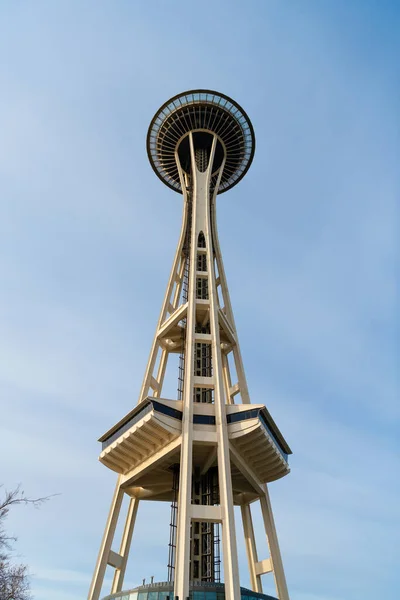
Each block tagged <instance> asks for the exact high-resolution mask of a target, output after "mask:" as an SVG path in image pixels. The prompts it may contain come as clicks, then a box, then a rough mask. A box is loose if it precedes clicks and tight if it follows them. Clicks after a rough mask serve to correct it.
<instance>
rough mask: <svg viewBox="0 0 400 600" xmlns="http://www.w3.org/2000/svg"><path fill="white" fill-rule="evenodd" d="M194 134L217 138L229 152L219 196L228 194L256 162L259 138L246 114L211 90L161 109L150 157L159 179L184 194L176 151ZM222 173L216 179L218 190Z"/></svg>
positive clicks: (152, 132)
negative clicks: (205, 134)
mask: <svg viewBox="0 0 400 600" xmlns="http://www.w3.org/2000/svg"><path fill="white" fill-rule="evenodd" d="M190 131H192V132H208V133H212V134H216V135H217V136H218V141H219V142H221V147H222V148H223V149H224V152H225V157H226V160H225V166H224V170H223V174H222V178H221V182H220V184H219V188H218V193H222V192H226V191H227V190H229V189H230V188H231V187H233V186H234V185H236V184H237V183H238V181H240V179H242V177H243V176H244V175H245V174H246V172H247V170H248V168H249V167H250V164H251V161H252V160H253V156H254V150H255V137H254V130H253V126H252V124H251V122H250V119H249V117H248V116H247V114H246V113H245V111H244V110H243V109H242V108H241V107H240V106H239V105H238V104H237V103H236V102H234V101H233V100H231V99H230V98H228V96H225V95H224V94H219V93H217V92H213V91H210V90H194V91H190V92H184V93H183V94H178V95H177V96H174V97H173V98H171V100H168V101H167V102H165V104H163V105H162V106H161V108H160V109H159V110H158V111H157V113H156V114H155V116H154V117H153V119H152V121H151V123H150V127H149V131H148V134H147V153H148V156H149V160H150V163H151V166H152V167H153V169H154V171H155V172H156V174H157V175H158V177H159V178H160V179H161V180H162V181H163V182H164V183H165V184H166V185H168V186H169V187H170V188H172V189H173V190H175V191H176V192H182V189H181V183H180V180H179V174H178V167H177V165H176V161H175V151H176V150H177V149H178V147H179V146H180V145H181V143H182V141H183V140H184V139H185V138H186V137H187V135H188V133H189V132H190ZM217 177H218V171H215V172H214V173H213V176H212V185H213V186H214V185H215V183H216V181H217Z"/></svg>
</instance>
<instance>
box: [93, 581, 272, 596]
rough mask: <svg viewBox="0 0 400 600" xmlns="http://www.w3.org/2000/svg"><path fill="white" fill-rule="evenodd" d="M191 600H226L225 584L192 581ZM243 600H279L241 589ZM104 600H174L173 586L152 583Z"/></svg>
mask: <svg viewBox="0 0 400 600" xmlns="http://www.w3.org/2000/svg"><path fill="white" fill-rule="evenodd" d="M189 590H190V591H189V600H225V586H224V584H223V583H204V582H196V581H191V582H190V587H189ZM240 593H241V599H242V600H277V599H276V598H275V597H274V596H269V595H268V594H260V593H258V592H252V591H251V590H248V589H246V588H240ZM103 600H174V590H173V584H172V583H170V582H162V583H150V584H147V585H141V586H140V587H137V588H134V589H133V590H127V591H124V592H118V593H117V594H111V596H105V597H104V598H103Z"/></svg>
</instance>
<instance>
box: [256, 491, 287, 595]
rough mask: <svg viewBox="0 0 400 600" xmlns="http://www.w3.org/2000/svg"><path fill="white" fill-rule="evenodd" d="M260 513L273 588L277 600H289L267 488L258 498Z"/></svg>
mask: <svg viewBox="0 0 400 600" xmlns="http://www.w3.org/2000/svg"><path fill="white" fill-rule="evenodd" d="M260 503H261V512H262V516H263V521H264V527H265V533H266V534H267V541H268V546H269V551H270V555H271V562H272V567H273V573H274V579H275V587H276V592H277V595H278V598H279V600H289V592H288V589H287V585H286V578H285V572H284V570H283V562H282V556H281V552H280V549H279V543H278V536H277V533H276V528H275V522H274V517H273V514H272V507H271V501H270V498H269V492H268V488H267V486H265V495H263V496H261V498H260Z"/></svg>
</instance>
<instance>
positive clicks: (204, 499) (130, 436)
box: [88, 90, 291, 600]
mask: <svg viewBox="0 0 400 600" xmlns="http://www.w3.org/2000/svg"><path fill="white" fill-rule="evenodd" d="M254 147H255V140H254V132H253V128H252V125H251V123H250V120H249V118H248V117H247V115H246V113H245V112H244V111H243V109H242V108H241V107H240V106H239V105H237V104H236V103H235V102H233V101H232V100H231V99H229V98H228V97H226V96H224V95H222V94H217V93H216V92H211V91H207V90H197V91H194V92H187V93H185V94H181V95H179V96H176V97H174V98H172V99H171V100H170V101H168V102H167V103H165V104H164V105H163V106H162V107H161V108H160V110H159V111H158V112H157V113H156V115H155V117H154V118H153V120H152V122H151V124H150V128H149V133H148V138H147V149H148V154H149V159H150V163H151V165H152V167H153V169H154V170H155V172H156V173H157V175H158V176H159V177H160V179H162V180H163V182H164V183H166V184H167V185H168V186H169V187H170V188H172V189H174V190H175V191H177V192H179V193H181V194H182V196H183V220H182V228H181V233H180V238H179V241H178V246H177V250H176V253H175V258H174V261H173V266H172V270H171V274H170V278H169V282H168V285H167V290H166V294H165V297H164V302H163V304H162V309H161V313H160V318H159V321H158V324H157V328H156V333H155V336H154V340H153V344H152V348H151V351H150V356H149V361H148V364H147V367H146V371H145V375H144V379H143V384H142V388H141V391H140V395H139V400H138V405H137V407H136V408H134V409H133V410H132V411H131V412H130V413H129V414H128V415H126V417H124V418H123V419H122V420H121V421H120V422H118V423H117V424H116V425H114V427H113V428H111V429H110V430H109V431H108V432H107V433H106V434H104V435H103V436H102V437H101V438H100V441H101V442H102V445H103V448H102V452H101V454H100V461H101V462H102V463H103V464H105V465H106V466H107V467H109V468H110V469H112V470H114V471H116V472H117V473H118V474H119V478H118V482H117V486H116V491H115V494H114V499H113V502H112V506H111V510H110V515H109V519H108V521H107V525H106V530H105V534H104V538H103V542H102V545H101V548H100V553H99V557H98V561H97V564H96V569H95V573H94V576H93V581H92V585H91V588H90V592H89V597H88V598H89V600H98V599H99V598H100V594H101V590H102V584H103V579H104V573H105V569H106V567H107V565H110V566H112V567H113V568H114V570H115V575H114V580H113V584H112V589H111V594H112V595H111V596H107V598H118V597H119V594H118V593H119V592H121V590H122V586H123V579H124V574H125V570H126V563H127V558H128V553H129V548H130V545H131V541H132V535H133V528H134V523H135V518H136V513H137V507H138V503H139V501H140V500H158V501H169V502H171V525H170V527H171V531H170V542H169V560H168V582H165V583H164V584H162V585H163V586H164V589H165V590H166V591H167V592H168V595H170V596H172V595H174V596H175V597H178V598H179V600H186V598H189V597H191V595H192V588H193V586H195V589H196V591H200V590H201V585H207V586H210V585H214V586H218V585H219V586H222V587H221V590H222V591H224V593H225V597H226V599H227V600H240V599H241V597H243V596H245V595H246V594H245V593H244V592H245V590H243V588H242V590H241V588H240V581H239V565H238V555H237V541H236V531H235V519H234V505H240V506H241V511H242V519H243V526H244V533H245V543H246V550H247V557H248V563H249V571H250V580H251V586H252V590H253V592H256V593H258V594H259V596H260V597H261V598H265V599H266V598H271V597H270V596H266V595H265V594H264V595H262V585H261V575H263V574H264V573H268V572H273V574H274V578H275V584H276V591H277V596H278V598H279V600H288V599H289V596H288V592H287V587H286V581H285V576H284V571H283V565H282V560H281V555H280V551H279V545H278V540H277V535H276V530H275V526H274V520H273V516H272V510H271V505H270V501H269V496H268V491H267V487H266V483H268V482H271V481H273V480H276V479H278V478H280V477H283V476H284V475H286V474H287V473H288V472H289V467H288V454H290V452H291V451H290V448H289V447H288V445H287V443H286V441H285V440H284V438H283V436H282V434H281V433H280V431H279V429H278V428H277V426H276V424H275V423H274V421H273V420H272V417H271V416H270V414H269V412H268V411H267V409H266V407H265V406H264V405H262V404H250V398H249V393H248V388H247V383H246V378H245V373H244V369H243V363H242V358H241V354H240V348H239V342H238V337H237V332H236V327H235V322H234V318H233V312H232V306H231V303H230V298H229V293H228V286H227V282H226V277H225V272H224V267H223V262H222V255H221V251H220V247H219V242H218V236H217V227H216V197H217V195H218V194H220V193H222V192H224V191H226V190H228V189H230V188H231V187H233V186H234V185H236V183H237V182H238V181H239V180H240V179H241V178H242V177H243V176H244V174H245V173H246V171H247V169H248V168H249V166H250V164H251V161H252V158H253V155H254ZM172 353H179V355H180V366H179V374H178V395H177V398H176V399H171V398H164V397H163V393H162V390H163V384H164V377H165V373H166V369H167V366H168V358H169V356H170V355H171V354H172ZM125 494H128V495H129V496H130V498H131V501H130V505H129V509H128V514H127V517H126V520H125V529H124V533H123V539H122V543H121V546H120V550H119V552H115V551H113V550H112V542H113V538H114V534H115V529H116V525H117V522H118V518H119V513H120V509H121V503H122V498H123V496H124V495H125ZM256 500H259V501H260V503H261V510H262V514H263V519H264V526H265V532H266V536H267V542H268V546H269V553H270V556H269V558H267V559H264V560H261V561H260V560H258V555H257V550H256V544H255V537H254V531H253V525H252V518H251V509H250V503H252V502H254V501H256ZM220 531H221V532H222V536H221V538H222V554H223V573H224V584H222V583H220V564H219V563H220V553H219V549H220ZM149 585H150V586H152V585H153V586H154V585H155V584H153V582H152V583H151V584H148V586H142V587H143V588H148V587H149ZM160 585H161V584H158V586H160ZM140 589H141V588H140ZM149 589H150V588H149ZM157 589H158V590H160V589H161V588H160V587H158V588H157ZM193 589H194V588H193ZM210 589H211V588H209V587H207V590H210ZM221 590H220V591H221ZM160 593H161V592H160ZM249 594H250V592H249ZM125 595H127V593H125ZM164 597H165V596H164ZM132 598H133V596H132ZM160 600H161V598H160Z"/></svg>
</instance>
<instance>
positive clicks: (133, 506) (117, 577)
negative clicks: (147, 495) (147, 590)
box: [111, 498, 139, 594]
mask: <svg viewBox="0 0 400 600" xmlns="http://www.w3.org/2000/svg"><path fill="white" fill-rule="evenodd" d="M138 508H139V499H138V498H131V500H130V502H129V508H128V514H127V517H126V521H125V527H124V533H123V534H122V540H121V545H120V548H119V554H120V556H121V557H122V561H121V566H120V568H119V569H116V570H115V573H114V580H113V584H112V587H111V593H112V594H115V593H116V592H120V591H121V590H122V586H123V584H124V577H125V571H126V564H127V562H128V557H129V550H130V548H131V543H132V536H133V530H134V527H135V522H136V515H137V511H138Z"/></svg>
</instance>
